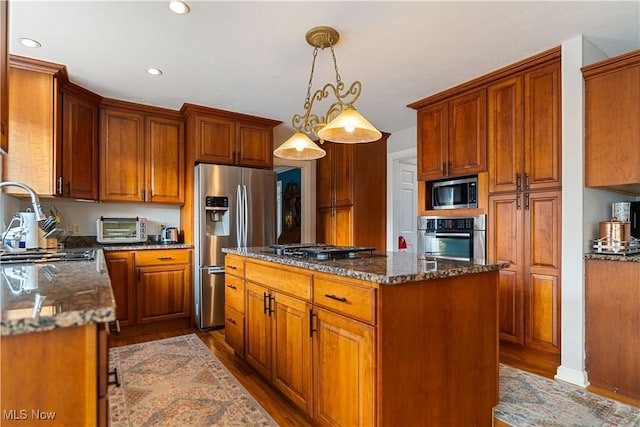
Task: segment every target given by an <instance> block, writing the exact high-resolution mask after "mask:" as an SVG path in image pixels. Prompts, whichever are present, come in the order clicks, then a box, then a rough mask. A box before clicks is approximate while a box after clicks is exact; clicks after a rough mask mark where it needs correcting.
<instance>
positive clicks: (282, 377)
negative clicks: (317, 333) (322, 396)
mask: <svg viewBox="0 0 640 427" xmlns="http://www.w3.org/2000/svg"><path fill="white" fill-rule="evenodd" d="M280 276H282V272H281V271H279V270H278V269H275V268H273V267H270V266H266V265H264V264H260V263H254V262H253V261H247V262H246V280H247V282H246V360H247V362H248V363H249V364H250V365H251V366H253V367H254V368H255V369H256V370H257V371H258V372H259V373H260V374H261V375H262V376H264V377H265V378H267V379H268V380H269V381H271V383H272V384H273V385H274V386H275V387H276V388H277V389H278V390H280V391H281V392H282V393H283V394H284V395H285V396H287V397H288V398H289V399H290V400H291V401H292V402H293V403H295V404H296V405H297V406H299V407H300V408H301V409H302V410H304V411H306V412H307V414H309V415H310V416H311V414H312V397H311V396H312V394H311V393H312V390H311V374H312V370H311V360H312V355H311V336H310V333H309V322H310V316H311V304H310V303H309V301H308V300H309V296H310V288H311V281H310V276H306V275H300V274H292V275H291V276H290V277H289V278H290V279H291V280H292V281H293V283H294V286H292V287H291V288H288V287H286V283H284V282H282V283H278V282H280V281H281V279H280V278H279V277H280ZM280 284H281V285H284V286H285V289H286V290H285V291H284V292H283V291H279V290H277V288H279V287H280V286H279V285H280ZM274 287H276V289H274Z"/></svg>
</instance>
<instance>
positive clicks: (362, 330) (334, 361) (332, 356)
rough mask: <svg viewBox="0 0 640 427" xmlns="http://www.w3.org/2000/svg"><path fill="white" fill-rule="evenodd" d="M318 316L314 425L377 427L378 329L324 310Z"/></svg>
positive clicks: (317, 311) (314, 365)
mask: <svg viewBox="0 0 640 427" xmlns="http://www.w3.org/2000/svg"><path fill="white" fill-rule="evenodd" d="M314 312H315V315H316V317H317V323H316V331H315V333H314V343H313V348H314V350H313V351H314V360H313V378H314V403H315V404H314V405H313V406H314V407H313V419H314V422H316V423H318V425H323V426H372V425H375V410H374V409H375V405H374V404H375V401H374V396H375V338H374V337H375V335H374V328H373V327H371V326H369V325H365V324H363V323H360V322H357V321H355V320H351V319H349V318H347V317H343V316H340V315H338V314H334V313H331V312H329V311H325V310H322V309H314Z"/></svg>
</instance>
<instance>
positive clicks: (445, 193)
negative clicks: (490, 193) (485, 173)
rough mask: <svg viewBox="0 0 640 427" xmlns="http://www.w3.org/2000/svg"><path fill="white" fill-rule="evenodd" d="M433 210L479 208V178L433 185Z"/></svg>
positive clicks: (449, 180)
mask: <svg viewBox="0 0 640 427" xmlns="http://www.w3.org/2000/svg"><path fill="white" fill-rule="evenodd" d="M431 203H432V206H433V209H464V208H477V207H478V177H477V176H472V177H466V178H459V179H448V180H446V181H435V182H432V183H431Z"/></svg>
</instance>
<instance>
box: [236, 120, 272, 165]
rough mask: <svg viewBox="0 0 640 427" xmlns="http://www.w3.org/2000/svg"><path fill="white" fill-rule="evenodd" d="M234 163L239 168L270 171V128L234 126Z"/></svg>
mask: <svg viewBox="0 0 640 427" xmlns="http://www.w3.org/2000/svg"><path fill="white" fill-rule="evenodd" d="M236 127H237V134H236V144H235V150H236V162H237V163H238V164H239V165H240V166H249V167H253V168H264V169H271V168H272V167H273V131H272V130H271V128H264V127H260V126H252V125H248V124H244V123H239V124H237V125H236Z"/></svg>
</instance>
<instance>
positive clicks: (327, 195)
mask: <svg viewBox="0 0 640 427" xmlns="http://www.w3.org/2000/svg"><path fill="white" fill-rule="evenodd" d="M335 145H336V144H332V143H329V142H325V143H324V144H323V145H322V148H323V149H324V150H326V152H327V154H326V156H324V157H322V158H320V159H318V160H317V161H316V194H317V196H316V200H317V202H316V205H317V208H318V209H322V208H330V207H331V206H333V196H334V193H333V185H334V178H333V160H332V159H333V156H332V154H331V152H332V151H333V150H332V149H333V147H334V146H335ZM318 241H320V240H318Z"/></svg>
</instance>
